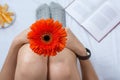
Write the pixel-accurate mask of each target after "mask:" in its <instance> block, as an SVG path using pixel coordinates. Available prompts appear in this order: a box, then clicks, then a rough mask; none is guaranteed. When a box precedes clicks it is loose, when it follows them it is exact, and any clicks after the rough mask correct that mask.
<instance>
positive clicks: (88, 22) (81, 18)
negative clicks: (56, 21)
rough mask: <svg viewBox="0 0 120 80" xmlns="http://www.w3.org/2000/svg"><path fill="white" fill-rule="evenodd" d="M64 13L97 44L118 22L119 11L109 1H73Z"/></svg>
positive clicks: (119, 17) (119, 20)
mask: <svg viewBox="0 0 120 80" xmlns="http://www.w3.org/2000/svg"><path fill="white" fill-rule="evenodd" d="M66 12H67V13H68V14H69V15H71V17H73V18H74V19H75V20H76V21H77V22H78V23H79V24H80V25H82V26H83V28H84V29H85V30H87V31H88V32H89V33H90V34H91V35H92V36H93V37H94V38H95V39H96V40H97V41H98V42H100V41H101V40H102V39H103V38H104V37H105V36H106V35H107V34H108V33H109V32H110V31H112V29H114V28H115V27H116V26H117V25H118V24H119V22H120V10H119V8H118V7H116V6H115V4H113V3H112V1H110V0H75V1H74V2H73V3H72V4H71V5H70V6H69V7H68V8H66Z"/></svg>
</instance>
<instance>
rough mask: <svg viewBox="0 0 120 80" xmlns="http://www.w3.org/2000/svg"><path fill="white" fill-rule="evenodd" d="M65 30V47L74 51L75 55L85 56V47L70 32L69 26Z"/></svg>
mask: <svg viewBox="0 0 120 80" xmlns="http://www.w3.org/2000/svg"><path fill="white" fill-rule="evenodd" d="M66 31H67V44H66V47H67V48H69V49H70V50H72V51H73V52H75V53H76V54H77V55H80V56H85V55H86V49H85V47H84V46H83V44H82V43H81V42H80V41H79V40H78V39H77V38H76V36H75V35H74V34H73V33H72V32H71V30H70V29H69V28H66Z"/></svg>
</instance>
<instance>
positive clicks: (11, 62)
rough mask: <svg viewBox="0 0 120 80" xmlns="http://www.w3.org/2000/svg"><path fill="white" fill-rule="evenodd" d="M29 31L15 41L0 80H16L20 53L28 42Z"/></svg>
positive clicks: (0, 74)
mask: <svg viewBox="0 0 120 80" xmlns="http://www.w3.org/2000/svg"><path fill="white" fill-rule="evenodd" d="M28 31H29V29H27V30H25V31H23V32H22V33H21V34H19V35H18V36H17V37H16V38H15V39H14V40H13V42H12V44H11V47H10V49H9V51H8V55H7V58H6V60H5V63H4V65H3V67H2V70H1V73H0V80H14V74H15V68H16V62H17V55H18V51H19V49H20V47H21V46H22V45H23V44H25V43H27V42H28V40H27V37H26V36H27V32H28Z"/></svg>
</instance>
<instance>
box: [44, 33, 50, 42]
mask: <svg viewBox="0 0 120 80" xmlns="http://www.w3.org/2000/svg"><path fill="white" fill-rule="evenodd" d="M42 41H43V42H45V43H50V42H51V41H52V36H51V34H43V35H42Z"/></svg>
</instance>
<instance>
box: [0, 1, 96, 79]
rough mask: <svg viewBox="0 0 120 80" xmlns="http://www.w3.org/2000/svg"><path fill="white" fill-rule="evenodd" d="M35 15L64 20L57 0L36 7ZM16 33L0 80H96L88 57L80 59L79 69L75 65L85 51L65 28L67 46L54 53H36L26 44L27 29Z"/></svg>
mask: <svg viewBox="0 0 120 80" xmlns="http://www.w3.org/2000/svg"><path fill="white" fill-rule="evenodd" d="M36 16H37V19H41V18H44V19H47V18H53V19H54V20H58V21H60V22H61V23H62V24H63V26H66V23H65V11H64V9H63V8H62V7H61V6H60V5H59V4H57V3H53V2H52V3H51V5H50V7H49V6H48V5H46V4H44V5H42V6H40V7H39V8H38V10H37V14H36ZM29 31H30V29H27V30H25V31H23V32H22V33H21V34H19V35H18V36H17V37H16V38H15V39H14V40H13V43H12V44H11V47H10V49H9V52H8V56H7V58H6V61H5V63H4V65H3V68H2V70H1V73H0V80H98V77H97V75H96V73H95V71H94V69H93V67H92V64H91V62H90V60H89V59H87V60H81V59H80V58H79V62H80V65H81V73H82V77H81V76H80V73H79V71H78V67H77V57H76V55H77V56H78V57H79V56H87V51H86V49H85V48H84V46H83V45H82V43H81V42H79V41H78V40H77V38H76V37H75V36H74V35H73V33H72V32H71V31H70V29H68V28H66V32H67V44H66V48H65V49H64V50H63V51H61V52H60V53H58V54H57V55H56V56H54V57H49V60H48V57H44V56H42V55H41V56H39V55H37V54H36V53H34V52H33V51H32V50H31V49H30V47H29V41H28V39H27V33H28V32H29Z"/></svg>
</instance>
